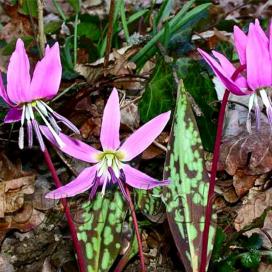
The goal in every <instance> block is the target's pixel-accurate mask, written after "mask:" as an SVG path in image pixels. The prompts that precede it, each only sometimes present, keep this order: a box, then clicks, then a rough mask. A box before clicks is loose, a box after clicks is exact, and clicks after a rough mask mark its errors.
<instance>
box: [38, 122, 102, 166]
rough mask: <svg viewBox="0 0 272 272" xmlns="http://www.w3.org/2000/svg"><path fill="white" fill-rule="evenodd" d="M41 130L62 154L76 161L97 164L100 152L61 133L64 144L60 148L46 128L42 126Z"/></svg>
mask: <svg viewBox="0 0 272 272" xmlns="http://www.w3.org/2000/svg"><path fill="white" fill-rule="evenodd" d="M40 129H41V131H42V133H43V135H45V137H46V138H47V139H48V140H49V141H50V142H51V143H52V144H54V145H55V146H57V147H58V148H59V149H60V150H61V151H62V152H64V153H66V154H68V155H70V156H71V157H74V158H76V159H79V160H82V161H86V162H90V163H96V162H97V159H96V156H97V155H99V153H101V152H100V151H98V150H96V149H95V148H93V147H91V146H89V145H87V144H85V143H83V142H81V141H80V140H76V139H73V138H71V137H69V136H66V135H65V134H63V133H59V137H60V138H61V140H62V141H63V143H64V146H63V147H60V146H59V145H58V144H57V142H56V140H55V138H54V137H53V135H52V133H51V132H50V130H49V129H48V128H47V127H46V126H40Z"/></svg>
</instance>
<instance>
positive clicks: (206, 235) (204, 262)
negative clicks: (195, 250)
mask: <svg viewBox="0 0 272 272" xmlns="http://www.w3.org/2000/svg"><path fill="white" fill-rule="evenodd" d="M245 68H246V66H245V65H241V66H239V67H238V68H237V69H236V70H235V72H234V73H233V75H232V77H231V79H232V80H235V79H236V78H237V76H238V75H239V74H240V73H241V72H242V71H243V70H244V69H245ZM229 94H230V91H229V90H226V91H225V93H224V96H223V100H222V104H221V107H220V111H219V117H218V121H217V132H216V138H215V144H214V149H213V161H212V169H211V177H210V186H209V191H208V201H207V206H206V213H205V226H204V231H203V241H202V249H201V262H200V269H199V272H205V271H206V266H207V251H208V242H209V230H210V225H211V217H212V206H213V201H212V200H213V196H214V188H215V179H216V172H217V164H218V160H219V154H220V144H221V138H222V132H223V125H224V116H225V111H226V106H227V104H228V98H229Z"/></svg>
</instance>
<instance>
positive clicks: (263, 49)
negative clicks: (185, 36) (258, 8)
mask: <svg viewBox="0 0 272 272" xmlns="http://www.w3.org/2000/svg"><path fill="white" fill-rule="evenodd" d="M234 43H235V48H236V51H237V53H238V56H239V59H240V64H241V65H245V66H246V77H244V76H242V75H238V77H237V78H236V79H235V80H233V79H232V78H231V77H232V75H233V73H234V71H235V67H234V66H233V65H232V64H231V63H230V61H229V60H228V59H227V58H226V57H225V56H223V55H222V54H220V53H218V52H216V51H213V55H214V57H215V58H216V59H214V58H213V57H211V56H210V55H209V54H207V53H206V52H204V51H203V50H201V49H198V51H199V53H200V54H201V55H202V57H203V58H204V59H205V61H206V62H207V63H208V64H209V65H210V67H211V68H212V70H213V71H214V73H215V74H216V76H217V77H218V78H219V79H220V80H221V81H222V83H223V84H224V85H225V87H226V88H227V89H228V90H229V91H230V92H232V93H233V94H235V95H250V98H249V105H248V108H249V114H248V122H247V128H248V130H249V131H251V121H250V113H251V110H252V108H253V106H254V107H255V112H256V121H257V127H258V126H259V122H260V120H259V119H260V117H259V115H260V107H259V105H258V98H257V96H258V95H260V97H261V99H262V101H263V104H264V106H265V108H266V112H267V117H268V120H269V123H270V124H271V125H272V106H271V100H270V98H269V96H268V95H267V92H268V91H269V89H270V88H271V86H272V23H271V24H270V36H269V37H268V36H267V35H266V33H265V32H264V31H263V30H262V28H261V26H260V23H259V21H258V20H257V19H256V20H255V23H251V24H250V25H249V31H248V34H247V35H246V34H245V33H244V32H243V31H242V30H241V29H240V28H239V27H237V26H235V27H234Z"/></svg>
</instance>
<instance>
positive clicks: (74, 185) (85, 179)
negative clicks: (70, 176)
mask: <svg viewBox="0 0 272 272" xmlns="http://www.w3.org/2000/svg"><path fill="white" fill-rule="evenodd" d="M95 173H96V166H91V167H87V168H85V169H84V170H83V171H82V172H81V173H80V174H79V175H78V176H77V178H76V179H74V180H73V181H71V182H70V183H68V184H67V185H64V186H62V187H60V188H58V189H56V190H54V191H52V192H49V193H48V194H46V196H45V197H46V198H52V199H60V198H65V197H71V196H75V195H77V194H80V193H83V192H85V191H87V190H88V189H89V188H90V187H92V186H93V184H94V177H95Z"/></svg>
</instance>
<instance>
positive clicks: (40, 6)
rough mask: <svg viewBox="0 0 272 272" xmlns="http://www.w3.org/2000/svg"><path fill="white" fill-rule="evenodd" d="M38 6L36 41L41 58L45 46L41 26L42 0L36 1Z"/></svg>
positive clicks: (42, 27)
mask: <svg viewBox="0 0 272 272" xmlns="http://www.w3.org/2000/svg"><path fill="white" fill-rule="evenodd" d="M37 6H38V31H39V34H38V40H39V46H40V52H41V56H43V55H44V46H45V44H46V37H45V34H44V25H43V3H42V0H37Z"/></svg>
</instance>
